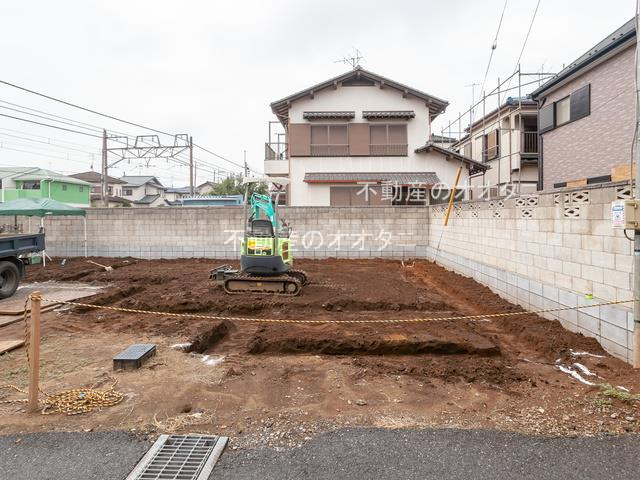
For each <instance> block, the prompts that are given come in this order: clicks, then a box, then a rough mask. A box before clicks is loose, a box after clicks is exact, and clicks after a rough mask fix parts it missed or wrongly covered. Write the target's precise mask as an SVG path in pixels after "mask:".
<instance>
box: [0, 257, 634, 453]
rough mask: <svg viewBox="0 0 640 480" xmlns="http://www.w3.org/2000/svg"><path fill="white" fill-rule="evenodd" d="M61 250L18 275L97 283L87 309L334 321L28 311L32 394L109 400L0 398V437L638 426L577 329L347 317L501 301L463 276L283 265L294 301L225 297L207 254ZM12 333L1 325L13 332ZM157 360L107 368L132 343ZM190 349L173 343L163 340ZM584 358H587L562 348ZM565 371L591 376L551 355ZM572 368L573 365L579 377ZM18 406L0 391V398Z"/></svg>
mask: <svg viewBox="0 0 640 480" xmlns="http://www.w3.org/2000/svg"><path fill="white" fill-rule="evenodd" d="M93 260H95V261H97V262H99V263H103V264H107V265H111V266H113V267H114V270H113V271H111V272H105V271H103V270H102V269H101V268H100V267H97V266H95V265H91V264H87V263H86V262H85V260H84V259H72V260H69V261H67V262H66V264H65V265H64V266H62V265H61V264H60V261H59V260H56V261H54V262H52V263H51V264H50V265H47V268H46V269H43V268H42V267H39V266H38V267H33V268H31V269H29V273H28V278H27V281H30V282H45V281H56V282H64V281H67V282H83V283H85V284H86V283H88V284H92V285H99V286H104V287H105V288H104V289H103V290H101V291H100V292H99V293H98V294H96V295H93V296H91V297H88V298H85V299H83V301H86V302H87V303H92V304H100V305H110V306H117V307H125V308H136V309H150V310H159V311H168V312H182V313H195V312H197V313H207V314H212V315H222V316H246V317H252V318H277V319H315V320H334V321H336V322H335V323H323V324H268V323H254V322H236V321H233V322H231V321H219V320H196V319H190V318H172V317H168V316H163V315H139V314H130V313H123V312H115V311H109V310H93V309H84V308H81V307H75V308H73V309H69V308H63V309H61V310H58V311H54V312H49V313H46V314H44V315H43V344H42V353H41V359H42V389H43V390H44V391H45V392H56V391H60V390H63V389H68V388H73V387H79V386H95V387H97V388H103V387H107V386H109V385H111V384H112V383H113V382H114V381H115V380H117V385H116V389H118V390H119V391H121V392H123V393H125V395H126V397H125V401H123V402H122V403H121V404H119V405H117V406H115V407H111V408H106V409H104V410H102V411H96V412H92V413H89V414H85V415H77V416H64V415H47V416H43V415H39V414H27V413H25V412H24V411H23V406H22V405H20V404H8V405H0V407H1V408H0V433H5V434H6V433H14V432H19V431H45V430H47V431H49V430H89V429H94V430H109V429H128V430H134V431H136V432H142V433H144V432H156V431H162V432H167V431H169V432H172V431H177V432H212V433H218V434H227V435H229V436H231V437H233V439H234V441H235V443H234V445H235V446H241V447H242V446H247V445H256V444H272V445H297V444H299V443H300V442H302V441H304V440H305V439H307V438H309V437H311V436H312V435H313V434H314V433H316V432H319V431H326V430H331V429H334V428H338V427H343V426H347V425H348V426H384V427H402V426H414V427H415V426H425V427H434V426H446V427H464V428H497V429H503V430H510V431H520V432H526V433H534V434H543V435H594V434H601V433H611V434H618V433H625V432H640V424H639V423H640V412H638V405H639V404H640V402H639V401H636V400H633V399H631V398H629V397H628V396H627V395H624V394H620V393H621V392H623V391H622V390H616V391H614V392H613V394H612V395H606V394H605V393H604V390H603V388H602V387H601V386H599V384H605V383H606V384H611V385H614V386H618V385H619V386H623V387H625V388H627V389H629V390H630V391H631V392H636V391H639V390H640V375H638V374H637V373H636V372H635V371H634V370H633V369H632V368H631V367H629V366H628V365H627V364H625V363H623V362H621V361H619V360H616V359H614V358H612V357H610V356H608V355H607V354H606V353H605V352H604V351H603V350H602V349H601V348H600V347H599V345H598V344H597V342H596V341H595V340H593V339H590V338H585V337H583V336H581V335H578V334H574V333H571V332H568V331H566V330H564V329H563V328H562V326H561V325H560V323H558V322H552V321H548V320H544V319H541V318H539V317H537V316H536V315H533V314H530V315H524V316H516V317H506V318H499V319H486V320H483V321H476V322H473V321H470V320H451V321H439V322H432V323H387V324H350V323H342V324H341V323H340V321H343V320H346V319H366V318H376V319H381V318H382V319H397V318H416V317H443V316H447V317H448V316H463V315H476V314H489V313H497V312H508V311H517V310H519V308H518V307H516V306H514V305H511V304H509V303H508V302H506V301H504V300H502V299H501V298H499V297H498V296H496V295H494V294H493V293H492V292H491V291H490V290H489V289H487V288H485V287H482V286H481V285H479V284H477V283H476V282H474V281H473V280H471V279H468V278H465V277H462V276H459V275H456V274H453V273H451V272H448V271H446V270H444V269H442V268H441V267H438V266H436V265H434V264H432V263H429V262H426V261H416V262H413V263H409V264H405V265H403V264H401V263H400V262H395V261H383V260H361V261H357V260H336V259H329V260H321V261H299V262H297V264H296V267H297V268H303V269H305V270H306V271H307V273H308V275H309V277H310V280H311V283H310V284H309V285H308V286H306V287H305V288H304V290H303V292H302V294H301V295H300V296H298V297H282V296H277V297H273V296H265V295H247V296H239V295H227V294H225V293H224V292H222V290H220V289H218V288H217V287H215V286H214V285H213V284H212V283H211V282H210V281H209V280H208V272H209V269H211V268H212V267H214V266H216V265H217V262H216V261H214V260H208V259H207V260H204V259H192V260H185V259H182V260H155V261H144V260H136V259H132V258H129V259H108V258H96V259H93ZM22 329H23V326H22V325H21V324H14V325H10V326H8V327H4V328H2V329H0V338H1V337H4V336H11V337H15V336H16V334H19V332H21V330H22ZM142 342H152V343H156V344H157V345H158V354H157V356H155V357H153V358H152V359H151V360H149V361H148V362H147V363H146V364H145V365H144V366H143V368H141V369H140V370H137V371H130V372H113V371H112V368H111V366H112V365H111V358H112V357H113V356H114V355H115V354H117V353H118V352H120V351H121V350H123V349H124V348H126V347H127V346H128V345H130V344H132V343H142ZM176 344H189V346H188V347H186V350H188V351H187V352H184V351H181V350H179V349H176V348H172V346H173V345H176ZM572 351H574V352H589V353H591V354H593V355H597V356H584V355H583V356H574V355H572V353H571V352H572ZM576 362H577V363H579V364H580V365H583V366H584V367H586V368H587V369H588V370H589V371H590V372H592V373H593V374H594V375H591V376H589V375H587V374H585V373H582V374H583V376H584V378H585V379H586V380H588V381H590V382H592V383H594V384H595V385H593V386H589V385H585V384H583V383H580V382H578V381H577V380H575V379H573V378H571V377H569V376H568V375H567V374H565V373H563V372H561V371H560V370H559V369H558V365H559V364H561V365H564V366H567V367H569V366H573V364H574V363H576ZM579 368H580V367H575V366H573V369H574V370H577V371H578V372H581V370H579ZM3 383H12V384H15V385H18V386H22V387H24V386H25V385H26V384H27V368H26V360H25V352H24V349H20V350H16V351H14V352H11V353H9V354H6V355H4V356H2V357H0V384H3ZM12 398H19V395H18V394H15V393H13V392H10V391H8V390H0V400H2V399H12Z"/></svg>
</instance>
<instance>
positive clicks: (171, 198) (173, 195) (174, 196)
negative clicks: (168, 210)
mask: <svg viewBox="0 0 640 480" xmlns="http://www.w3.org/2000/svg"><path fill="white" fill-rule="evenodd" d="M164 193H165V200H167V202H175V201H176V200H179V199H180V198H183V197H188V196H190V195H191V188H190V187H178V188H175V187H167V189H166V190H165V192H164Z"/></svg>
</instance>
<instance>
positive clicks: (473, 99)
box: [465, 82, 482, 122]
mask: <svg viewBox="0 0 640 480" xmlns="http://www.w3.org/2000/svg"><path fill="white" fill-rule="evenodd" d="M480 85H482V84H481V83H477V82H473V83H469V84H468V85H465V87H467V88H469V87H471V111H470V112H469V113H470V114H471V116H470V118H471V121H472V122H473V114H474V108H473V105H475V103H476V87H479V86H480Z"/></svg>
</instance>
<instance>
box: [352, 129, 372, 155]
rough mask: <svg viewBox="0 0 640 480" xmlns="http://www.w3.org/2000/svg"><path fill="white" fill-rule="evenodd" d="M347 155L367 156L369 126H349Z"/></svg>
mask: <svg viewBox="0 0 640 480" xmlns="http://www.w3.org/2000/svg"><path fill="white" fill-rule="evenodd" d="M349 155H369V124H368V123H351V124H349Z"/></svg>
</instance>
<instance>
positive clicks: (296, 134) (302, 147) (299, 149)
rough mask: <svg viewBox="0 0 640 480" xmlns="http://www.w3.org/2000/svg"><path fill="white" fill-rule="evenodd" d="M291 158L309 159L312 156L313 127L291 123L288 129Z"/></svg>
mask: <svg viewBox="0 0 640 480" xmlns="http://www.w3.org/2000/svg"><path fill="white" fill-rule="evenodd" d="M288 139H289V156H291V157H308V156H310V155H311V125H309V124H306V123H290V124H289V129H288Z"/></svg>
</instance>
